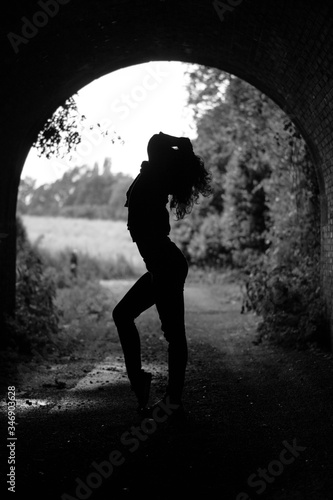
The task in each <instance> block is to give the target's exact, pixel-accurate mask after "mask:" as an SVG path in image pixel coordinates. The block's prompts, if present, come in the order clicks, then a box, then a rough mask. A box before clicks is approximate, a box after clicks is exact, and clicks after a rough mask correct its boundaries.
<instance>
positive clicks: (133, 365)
mask: <svg viewBox="0 0 333 500" xmlns="http://www.w3.org/2000/svg"><path fill="white" fill-rule="evenodd" d="M154 303H155V299H154V294H153V287H152V277H151V274H150V273H148V272H147V273H145V274H144V275H143V276H141V278H139V279H138V281H137V282H136V283H135V284H134V285H133V286H132V288H131V289H130V290H129V291H128V292H127V293H126V295H125V296H124V297H123V298H122V299H121V300H120V302H119V303H118V304H117V305H116V307H115V308H114V310H113V313H112V314H113V320H114V322H115V325H116V327H117V330H118V335H119V339H120V343H121V346H122V349H123V353H124V359H125V366H126V370H127V375H128V378H129V380H130V382H131V383H132V384H133V383H135V381H136V380H137V377H138V375H139V373H140V372H141V346H140V336H139V332H138V330H137V328H136V325H135V322H134V320H135V319H136V318H137V317H138V316H139V315H140V314H141V313H142V312H143V311H145V310H146V309H148V308H149V307H151V306H152V305H153V304H154Z"/></svg>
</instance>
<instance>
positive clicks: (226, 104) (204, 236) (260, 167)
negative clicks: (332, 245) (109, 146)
mask: <svg viewBox="0 0 333 500" xmlns="http://www.w3.org/2000/svg"><path fill="white" fill-rule="evenodd" d="M188 90H189V93H190V97H189V105H190V106H192V107H194V111H193V114H194V116H195V118H196V127H197V134H198V136H197V139H196V140H195V141H194V147H195V150H196V152H197V153H198V154H199V155H201V156H202V157H203V158H204V160H205V163H206V166H208V167H209V168H210V170H211V172H212V174H213V178H214V187H215V194H214V196H213V197H212V199H211V200H209V202H208V203H204V204H203V206H202V207H200V208H198V210H196V211H194V212H193V213H192V214H191V216H190V217H189V218H187V220H185V221H184V222H183V223H180V224H177V225H175V226H174V227H173V231H174V234H175V237H176V240H177V241H178V244H180V245H181V247H182V248H183V249H184V251H185V253H186V255H187V256H188V258H189V259H190V262H191V263H192V264H194V265H201V266H207V265H208V266H210V267H214V266H215V267H216V268H220V267H221V266H229V267H230V268H232V269H235V270H238V273H239V275H240V276H242V277H243V278H242V279H244V282H245V289H246V292H245V297H244V303H243V310H244V311H245V310H252V311H254V312H256V313H257V314H258V315H260V316H261V318H262V322H261V324H260V327H259V336H258V341H261V340H262V339H263V338H270V339H271V340H274V341H276V342H281V343H283V344H287V345H298V346H300V345H303V346H304V345H305V344H307V343H309V342H313V341H317V342H322V341H323V336H325V332H326V319H325V308H324V305H323V302H322V298H321V288H320V272H319V257H320V234H319V228H320V221H319V214H320V208H319V202H318V200H319V189H318V182H317V177H316V172H315V169H314V166H313V163H312V161H311V158H310V154H309V151H308V149H307V146H306V144H305V142H304V140H303V139H302V137H301V136H300V134H299V132H298V131H297V130H296V128H295V126H294V125H293V124H292V122H291V121H290V120H289V119H288V117H286V116H285V115H284V113H283V112H282V110H280V109H279V108H278V107H277V106H276V105H275V104H274V103H273V102H272V101H270V99H269V98H268V97H267V96H266V95H264V94H262V93H261V92H260V91H259V90H257V89H255V88H253V87H252V86H250V85H249V84H247V83H246V82H244V81H242V80H240V79H238V78H235V77H233V76H231V75H228V74H225V73H221V72H219V71H218V70H216V69H214V68H204V67H200V66H198V67H195V68H194V69H193V68H191V70H190V72H189V84H188ZM195 108H197V109H195Z"/></svg>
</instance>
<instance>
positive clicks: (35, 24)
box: [0, 0, 333, 330]
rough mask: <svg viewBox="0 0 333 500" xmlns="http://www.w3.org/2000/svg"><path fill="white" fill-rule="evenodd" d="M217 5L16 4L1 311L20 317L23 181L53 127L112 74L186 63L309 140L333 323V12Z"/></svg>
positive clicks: (255, 1) (192, 1) (260, 3)
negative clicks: (67, 105) (272, 104)
mask: <svg viewBox="0 0 333 500" xmlns="http://www.w3.org/2000/svg"><path fill="white" fill-rule="evenodd" d="M216 5H217V6H218V7H217V8H215V7H214V4H213V1H210V0H179V1H176V0H132V1H127V0H97V1H96V0H39V1H34V0H18V1H16V2H14V3H12V4H10V3H7V4H6V6H4V9H6V11H5V12H4V15H3V20H2V25H1V32H2V38H1V40H2V62H3V65H2V67H3V69H4V74H3V79H2V80H3V85H2V89H3V117H4V119H3V120H2V125H1V126H2V134H1V140H2V154H3V162H2V166H1V170H0V176H1V177H0V178H1V182H0V233H1V234H7V235H8V236H7V237H6V238H2V239H1V240H0V241H1V244H0V258H1V260H0V280H1V288H0V307H1V308H2V311H4V310H10V309H11V308H12V307H13V290H14V281H13V280H14V274H13V273H14V271H15V259H14V257H13V256H14V253H15V252H14V249H15V230H14V229H15V227H14V219H15V207H16V194H17V187H18V183H19V178H20V173H21V170H22V167H23V164H24V160H25V157H26V155H27V154H28V151H29V149H30V147H31V144H32V142H33V141H34V139H35V138H36V134H37V133H38V131H39V130H40V128H41V127H42V126H43V124H44V122H45V121H46V119H47V118H48V117H49V116H50V115H51V114H52V113H53V111H54V110H55V109H56V108H57V107H58V106H59V105H60V104H61V103H62V102H63V101H64V100H65V99H66V98H68V97H69V96H71V95H72V94H73V93H75V92H76V91H77V90H79V89H80V88H81V87H83V86H84V85H86V84H88V83H89V82H91V81H92V80H94V79H95V78H98V77H100V76H102V75H104V74H107V73H109V72H111V71H114V70H117V69H119V68H122V67H126V66H129V65H132V64H138V63H141V62H146V61H149V60H180V61H186V62H193V63H199V64H204V65H209V66H214V67H217V68H220V69H222V70H225V71H229V72H231V73H233V74H235V75H237V76H239V77H241V78H243V79H245V80H247V81H248V82H250V83H251V84H253V85H255V86H256V87H257V88H259V89H261V90H262V91H263V92H265V93H266V94H267V95H268V96H269V97H271V98H272V99H273V100H275V101H276V102H277V103H278V104H279V105H280V106H281V107H282V108H283V109H284V110H285V111H286V112H287V113H288V114H289V115H290V116H291V117H292V119H293V120H294V121H295V123H296V124H297V125H298V127H299V128H300V130H301V132H302V133H303V136H304V138H305V139H306V140H307V142H308V144H309V147H310V149H311V151H312V154H313V158H314V161H315V163H316V166H317V173H318V181H319V185H320V190H321V207H322V209H321V216H322V282H323V293H324V296H325V299H326V303H327V307H328V314H329V316H330V318H332V319H333V314H332V311H333V301H332V298H333V297H332V292H333V282H332V277H333V225H332V213H333V206H332V202H333V192H332V189H333V174H332V166H333V165H332V164H333V149H332V148H333V146H332V144H333V141H332V130H333V126H332V107H333V78H332V69H331V67H332V59H333V29H332V27H333V26H332V24H333V5H332V2H331V1H324V0H316V2H313V1H312V0H311V1H309V0H294V1H292V0H224V1H223V2H222V1H220V2H216ZM41 13H42V14H41ZM29 23H32V24H29ZM24 26H26V27H25V28H24ZM27 26H28V27H27ZM332 330H333V329H332Z"/></svg>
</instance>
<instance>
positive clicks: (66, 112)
mask: <svg viewBox="0 0 333 500" xmlns="http://www.w3.org/2000/svg"><path fill="white" fill-rule="evenodd" d="M85 129H88V130H90V131H93V130H95V131H96V130H98V133H99V134H101V136H102V137H106V136H108V135H109V134H110V131H109V130H108V129H106V130H104V129H103V128H102V127H101V125H100V124H99V123H97V124H93V125H88V123H87V119H86V117H85V116H84V115H81V114H80V113H79V110H78V107H77V103H76V101H75V96H72V97H70V98H69V99H67V100H66V101H65V103H64V104H63V105H62V106H60V107H59V108H58V109H56V111H55V112H54V113H53V115H52V116H51V117H50V118H49V119H48V120H47V121H46V123H45V125H44V127H43V129H42V130H41V131H40V132H39V134H38V136H37V138H36V141H35V142H34V144H33V146H34V147H35V148H36V149H37V152H38V153H39V155H40V156H42V155H44V156H45V157H46V158H48V159H50V158H52V157H64V156H65V155H68V154H71V153H72V152H73V151H75V149H76V147H77V146H78V145H79V144H80V143H81V141H82V137H83V132H84V130H85ZM116 140H118V141H119V140H121V139H120V137H116V133H115V132H113V137H112V139H111V142H112V143H114V142H115V141H116Z"/></svg>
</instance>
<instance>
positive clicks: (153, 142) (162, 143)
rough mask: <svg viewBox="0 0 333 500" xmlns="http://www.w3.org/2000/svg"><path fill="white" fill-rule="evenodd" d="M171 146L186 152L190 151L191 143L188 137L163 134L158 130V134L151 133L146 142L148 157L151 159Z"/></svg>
mask: <svg viewBox="0 0 333 500" xmlns="http://www.w3.org/2000/svg"><path fill="white" fill-rule="evenodd" d="M172 147H178V148H179V149H181V150H183V151H187V152H192V151H193V148H192V144H191V141H190V139H188V137H174V136H173V135H168V134H164V133H163V132H160V133H159V134H155V135H153V137H151V139H150V140H149V143H148V157H149V159H150V160H153V159H154V157H155V158H156V155H157V154H159V153H161V151H162V150H163V149H164V148H165V149H169V148H172Z"/></svg>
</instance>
